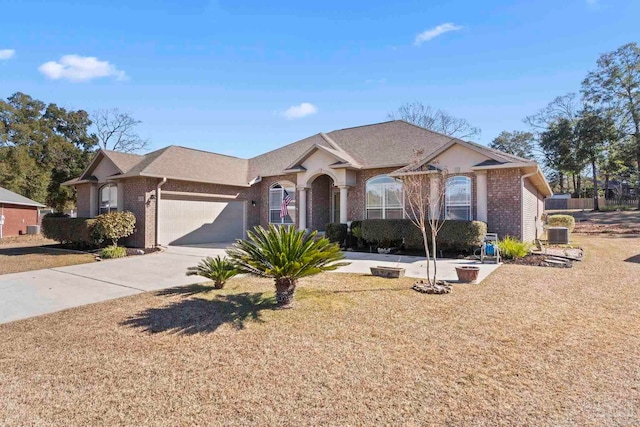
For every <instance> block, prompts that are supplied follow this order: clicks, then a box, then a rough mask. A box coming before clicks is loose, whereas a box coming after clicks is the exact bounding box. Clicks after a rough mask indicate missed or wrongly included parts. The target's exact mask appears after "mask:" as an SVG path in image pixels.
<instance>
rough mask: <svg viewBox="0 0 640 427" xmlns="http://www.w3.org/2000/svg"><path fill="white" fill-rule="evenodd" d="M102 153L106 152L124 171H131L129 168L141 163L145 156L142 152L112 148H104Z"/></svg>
mask: <svg viewBox="0 0 640 427" xmlns="http://www.w3.org/2000/svg"><path fill="white" fill-rule="evenodd" d="M102 153H104V155H105V156H107V157H108V158H109V159H110V160H111V161H112V162H113V164H114V165H116V167H117V168H118V169H120V170H121V171H122V173H125V172H127V171H129V169H131V168H132V167H134V166H135V165H137V164H138V163H140V160H142V157H144V156H142V155H140V154H130V153H120V152H118V151H111V150H102Z"/></svg>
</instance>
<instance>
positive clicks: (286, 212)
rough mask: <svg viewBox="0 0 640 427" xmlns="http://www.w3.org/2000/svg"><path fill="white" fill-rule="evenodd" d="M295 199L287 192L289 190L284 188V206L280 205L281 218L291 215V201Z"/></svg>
mask: <svg viewBox="0 0 640 427" xmlns="http://www.w3.org/2000/svg"><path fill="white" fill-rule="evenodd" d="M292 201H293V199H292V198H291V196H290V195H289V193H287V190H285V189H284V188H283V189H282V206H281V207H280V218H286V217H288V216H289V203H291V202H292Z"/></svg>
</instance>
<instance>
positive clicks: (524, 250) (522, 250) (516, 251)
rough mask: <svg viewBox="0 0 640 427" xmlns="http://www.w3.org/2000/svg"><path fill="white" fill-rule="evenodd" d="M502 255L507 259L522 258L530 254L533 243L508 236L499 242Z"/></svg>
mask: <svg viewBox="0 0 640 427" xmlns="http://www.w3.org/2000/svg"><path fill="white" fill-rule="evenodd" d="M498 248H499V249H500V255H501V256H502V257H503V258H505V259H516V258H522V257H525V256H527V255H529V251H530V250H531V244H530V243H526V242H521V241H520V240H518V239H516V238H515V237H511V236H507V237H505V238H504V239H502V240H500V241H499V242H498Z"/></svg>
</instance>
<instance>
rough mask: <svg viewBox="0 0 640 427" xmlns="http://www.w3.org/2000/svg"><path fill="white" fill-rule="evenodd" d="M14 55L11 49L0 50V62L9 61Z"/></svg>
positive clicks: (14, 52)
mask: <svg viewBox="0 0 640 427" xmlns="http://www.w3.org/2000/svg"><path fill="white" fill-rule="evenodd" d="M15 54H16V51H15V50H13V49H0V60H2V59H11V58H13V56H14V55H15Z"/></svg>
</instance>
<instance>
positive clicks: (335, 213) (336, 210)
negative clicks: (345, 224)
mask: <svg viewBox="0 0 640 427" xmlns="http://www.w3.org/2000/svg"><path fill="white" fill-rule="evenodd" d="M331 222H334V223H337V222H340V190H333V191H332V192H331Z"/></svg>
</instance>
